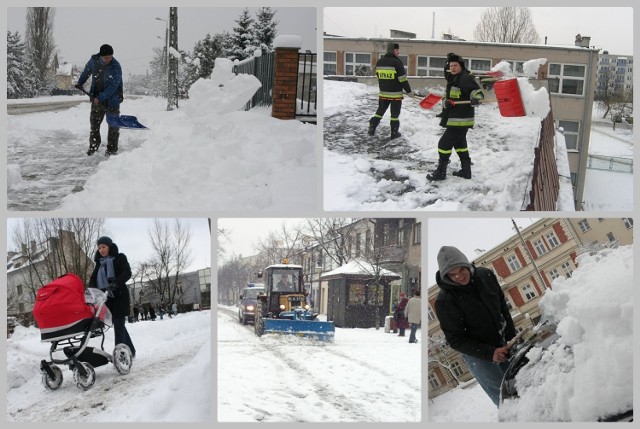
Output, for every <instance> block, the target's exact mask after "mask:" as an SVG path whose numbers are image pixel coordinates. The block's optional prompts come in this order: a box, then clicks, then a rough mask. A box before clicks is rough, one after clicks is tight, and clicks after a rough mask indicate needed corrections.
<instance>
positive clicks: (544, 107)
mask: <svg viewBox="0 0 640 429" xmlns="http://www.w3.org/2000/svg"><path fill="white" fill-rule="evenodd" d="M518 87H519V88H520V95H521V96H522V102H523V103H524V111H525V112H526V114H527V116H533V117H536V118H540V119H541V120H542V119H544V118H546V117H547V115H548V114H549V111H550V110H551V104H550V102H549V92H547V89H546V88H540V89H538V90H536V89H535V88H534V87H533V85H532V84H531V82H529V79H527V78H525V77H519V78H518Z"/></svg>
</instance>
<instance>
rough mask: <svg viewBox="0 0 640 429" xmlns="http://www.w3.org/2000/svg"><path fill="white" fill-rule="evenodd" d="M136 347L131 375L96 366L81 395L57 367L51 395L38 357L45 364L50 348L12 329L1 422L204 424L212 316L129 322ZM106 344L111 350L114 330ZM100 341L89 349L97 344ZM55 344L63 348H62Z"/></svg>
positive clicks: (36, 334) (33, 334)
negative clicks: (58, 378) (57, 376)
mask: <svg viewBox="0 0 640 429" xmlns="http://www.w3.org/2000/svg"><path fill="white" fill-rule="evenodd" d="M127 330H128V332H129V334H130V335H131V338H132V340H133V343H134V345H135V347H136V359H135V360H134V362H133V366H132V368H131V372H130V373H129V374H127V375H119V374H118V373H117V372H116V370H115V368H114V367H113V365H112V364H107V365H105V366H100V367H97V368H95V372H96V382H95V384H94V386H93V387H92V388H90V389H89V390H87V391H82V390H80V389H79V388H78V387H76V386H75V384H74V383H73V374H72V372H71V371H69V369H68V368H67V367H66V366H61V367H60V369H62V375H63V381H62V385H61V386H60V388H59V389H58V390H56V391H55V392H51V391H48V390H46V389H45V388H44V386H43V385H42V382H41V375H40V371H39V365H40V360H42V359H47V360H49V353H48V352H49V348H50V343H48V342H41V341H40V331H39V330H38V329H36V328H34V327H28V328H25V327H21V326H18V327H16V330H15V332H14V333H13V335H12V336H11V337H10V338H9V339H7V342H6V349H7V369H6V375H7V392H6V405H7V420H8V421H14V422H31V423H33V422H43V423H44V422H47V423H50V422H54V421H60V422H76V421H78V422H79V421H82V422H210V421H211V420H212V414H213V413H212V410H211V399H212V397H211V395H212V385H211V380H212V379H213V374H212V370H213V368H212V365H211V312H210V311H201V312H191V313H184V314H178V316H177V317H173V318H168V317H166V316H165V317H164V319H163V320H160V319H156V321H154V322H151V321H145V322H138V323H128V324H127ZM104 340H105V342H104V347H105V351H106V352H107V353H111V352H112V351H113V344H114V337H113V329H110V330H108V331H107V332H106V333H105V338H104ZM100 342H101V338H93V339H91V340H90V341H89V346H91V347H98V348H99V347H100ZM59 347H62V345H60V346H59Z"/></svg>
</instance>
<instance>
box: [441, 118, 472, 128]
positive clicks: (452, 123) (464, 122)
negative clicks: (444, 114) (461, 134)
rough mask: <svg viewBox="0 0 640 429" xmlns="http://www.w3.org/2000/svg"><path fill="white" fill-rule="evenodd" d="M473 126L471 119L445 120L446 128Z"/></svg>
mask: <svg viewBox="0 0 640 429" xmlns="http://www.w3.org/2000/svg"><path fill="white" fill-rule="evenodd" d="M473 125H475V121H474V119H473V118H449V120H447V126H448V127H472V126H473Z"/></svg>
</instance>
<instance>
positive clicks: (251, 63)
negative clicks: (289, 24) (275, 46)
mask: <svg viewBox="0 0 640 429" xmlns="http://www.w3.org/2000/svg"><path fill="white" fill-rule="evenodd" d="M274 59H275V52H266V53H263V54H262V55H261V56H259V57H251V58H247V59H245V60H242V61H240V62H239V63H238V64H235V65H234V66H233V72H234V73H235V74H240V73H242V74H251V75H254V76H255V77H256V78H258V80H259V81H260V83H261V84H262V86H261V87H260V89H258V91H257V92H256V93H255V94H254V96H253V97H252V98H251V101H249V102H247V104H246V105H245V110H249V109H251V108H252V107H255V106H270V105H271V104H272V102H273V101H272V98H271V91H272V90H273V70H274Z"/></svg>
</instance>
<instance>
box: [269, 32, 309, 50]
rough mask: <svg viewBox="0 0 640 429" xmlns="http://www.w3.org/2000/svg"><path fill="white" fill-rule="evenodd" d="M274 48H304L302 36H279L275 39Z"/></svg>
mask: <svg viewBox="0 0 640 429" xmlns="http://www.w3.org/2000/svg"><path fill="white" fill-rule="evenodd" d="M273 47H274V48H298V49H300V48H302V37H300V36H286V35H282V36H278V37H276V38H275V39H274V40H273Z"/></svg>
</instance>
